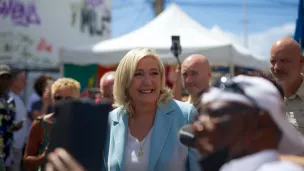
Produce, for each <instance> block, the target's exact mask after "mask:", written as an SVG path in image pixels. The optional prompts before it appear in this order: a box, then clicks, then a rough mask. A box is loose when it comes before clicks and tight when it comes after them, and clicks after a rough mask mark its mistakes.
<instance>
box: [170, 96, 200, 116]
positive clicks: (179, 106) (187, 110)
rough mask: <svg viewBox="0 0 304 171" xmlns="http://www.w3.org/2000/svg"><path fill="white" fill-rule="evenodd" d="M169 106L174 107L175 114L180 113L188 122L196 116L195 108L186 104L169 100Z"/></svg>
mask: <svg viewBox="0 0 304 171" xmlns="http://www.w3.org/2000/svg"><path fill="white" fill-rule="evenodd" d="M169 105H171V106H174V109H175V111H176V112H181V113H182V115H183V116H184V117H185V118H187V120H188V121H192V120H193V118H194V117H195V116H196V115H197V110H196V109H195V107H194V106H193V105H192V104H190V103H188V102H182V101H178V100H171V101H170V102H169Z"/></svg>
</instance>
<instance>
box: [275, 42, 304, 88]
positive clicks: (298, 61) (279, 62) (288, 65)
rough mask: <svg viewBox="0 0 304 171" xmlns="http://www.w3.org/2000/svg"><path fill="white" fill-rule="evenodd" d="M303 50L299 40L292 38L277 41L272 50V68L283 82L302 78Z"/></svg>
mask: <svg viewBox="0 0 304 171" xmlns="http://www.w3.org/2000/svg"><path fill="white" fill-rule="evenodd" d="M303 63H304V60H303V56H302V50H301V47H300V45H299V44H298V42H296V41H295V40H294V39H292V38H283V39H280V40H278V41H276V42H275V43H274V44H273V46H272V48H271V52H270V70H271V72H272V73H273V74H274V76H275V77H276V78H277V80H278V81H279V82H281V83H283V84H286V83H287V84H288V83H292V82H294V81H295V80H297V79H299V78H300V79H301V72H302V68H303Z"/></svg>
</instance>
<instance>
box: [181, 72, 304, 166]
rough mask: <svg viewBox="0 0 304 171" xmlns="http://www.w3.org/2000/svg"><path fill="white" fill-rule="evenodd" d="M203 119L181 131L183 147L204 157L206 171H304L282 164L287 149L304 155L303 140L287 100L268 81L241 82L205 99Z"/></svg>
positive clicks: (227, 82) (227, 84) (230, 82)
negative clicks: (282, 147) (283, 149)
mask: <svg viewBox="0 0 304 171" xmlns="http://www.w3.org/2000/svg"><path fill="white" fill-rule="evenodd" d="M199 112H200V115H199V116H198V117H197V119H196V121H195V122H194V123H193V125H186V126H185V127H183V128H182V129H181V132H180V139H181V142H182V143H183V144H185V145H187V146H191V147H194V148H196V149H198V151H199V152H200V153H201V155H202V156H203V158H202V160H201V161H200V164H201V166H202V168H203V170H204V171H211V170H212V171H213V170H220V171H234V170H246V171H268V170H269V171H272V170H275V171H281V170H282V171H283V170H284V171H285V170H288V171H298V170H299V171H300V170H301V171H302V170H304V169H303V168H301V167H300V166H299V165H297V164H295V163H292V162H287V161H281V160H280V159H279V154H278V152H279V153H281V151H278V150H277V149H279V147H280V145H281V143H283V142H284V143H289V145H290V146H294V147H295V148H297V149H299V150H301V149H303V148H304V139H302V138H300V137H299V136H298V132H297V131H296V129H295V128H293V127H292V126H291V125H290V124H289V123H288V121H287V120H286V119H285V116H284V115H283V102H282V98H281V97H280V94H279V92H278V90H277V89H276V87H275V86H274V85H273V84H272V83H271V82H269V81H268V80H265V79H263V78H259V77H249V76H237V77H234V78H232V79H229V80H225V81H223V82H222V83H221V84H219V88H212V89H210V90H209V91H208V92H206V93H205V94H204V95H203V96H202V101H201V110H200V111H199Z"/></svg>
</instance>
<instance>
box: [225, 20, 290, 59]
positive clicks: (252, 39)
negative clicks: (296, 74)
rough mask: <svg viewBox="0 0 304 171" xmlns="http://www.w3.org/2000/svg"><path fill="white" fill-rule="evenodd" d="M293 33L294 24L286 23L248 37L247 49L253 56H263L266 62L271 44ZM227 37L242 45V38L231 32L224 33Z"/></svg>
mask: <svg viewBox="0 0 304 171" xmlns="http://www.w3.org/2000/svg"><path fill="white" fill-rule="evenodd" d="M294 31H295V24H294V23H287V24H284V25H282V26H278V27H273V28H270V29H267V30H265V31H263V32H258V33H252V34H249V35H248V48H249V49H250V51H252V52H253V53H255V54H259V55H261V56H263V58H264V59H266V60H268V57H269V52H270V49H271V46H272V44H273V43H274V42H275V41H276V40H278V39H281V38H283V37H287V36H291V37H292V36H293V34H294ZM226 34H227V36H229V37H230V38H231V39H234V40H235V41H237V42H239V43H243V37H242V36H240V35H236V34H234V33H231V32H226Z"/></svg>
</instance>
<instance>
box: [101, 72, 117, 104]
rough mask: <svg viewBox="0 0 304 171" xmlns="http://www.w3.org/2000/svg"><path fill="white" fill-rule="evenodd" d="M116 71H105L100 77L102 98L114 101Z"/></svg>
mask: <svg viewBox="0 0 304 171" xmlns="http://www.w3.org/2000/svg"><path fill="white" fill-rule="evenodd" d="M114 78H115V72H114V71H110V72H107V73H105V74H104V75H103V76H102V77H101V79H100V92H101V98H106V99H108V100H111V101H112V102H113V101H114V98H113V85H114Z"/></svg>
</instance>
